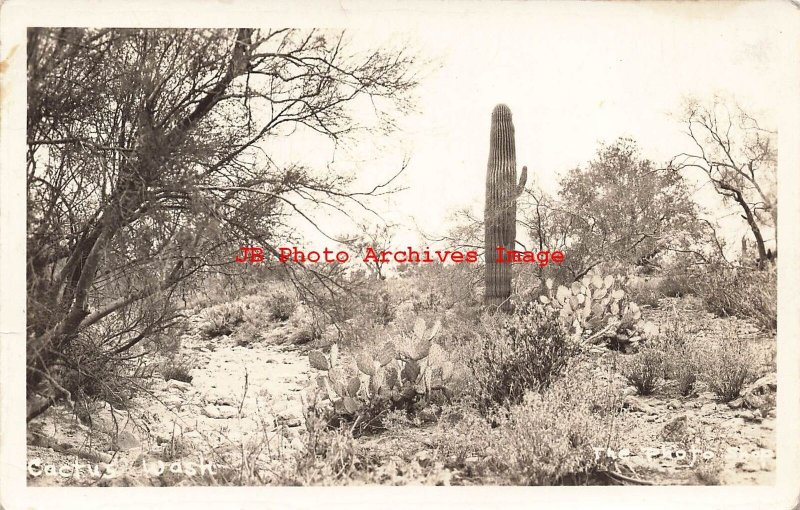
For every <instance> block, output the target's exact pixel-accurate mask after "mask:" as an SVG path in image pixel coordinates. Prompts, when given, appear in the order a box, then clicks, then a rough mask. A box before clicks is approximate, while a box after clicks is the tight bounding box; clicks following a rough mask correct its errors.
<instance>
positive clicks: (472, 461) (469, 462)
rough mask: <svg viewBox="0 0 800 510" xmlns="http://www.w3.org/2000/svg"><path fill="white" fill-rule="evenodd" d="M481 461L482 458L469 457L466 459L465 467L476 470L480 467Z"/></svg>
mask: <svg viewBox="0 0 800 510" xmlns="http://www.w3.org/2000/svg"><path fill="white" fill-rule="evenodd" d="M480 461H481V458H480V457H467V458H466V459H464V466H466V467H468V468H469V469H475V468H476V467H478V463H479V462H480Z"/></svg>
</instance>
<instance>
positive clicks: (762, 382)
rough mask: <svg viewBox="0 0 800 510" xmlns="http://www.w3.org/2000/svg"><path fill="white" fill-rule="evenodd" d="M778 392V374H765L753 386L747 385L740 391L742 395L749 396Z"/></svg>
mask: <svg viewBox="0 0 800 510" xmlns="http://www.w3.org/2000/svg"><path fill="white" fill-rule="evenodd" d="M777 390H778V374H775V373H772V374H767V375H765V376H764V377H761V378H760V379H758V380H756V381H755V382H754V383H753V384H751V385H749V386H748V387H747V388H745V389H744V391H742V394H743V395H750V394H764V393H766V392H767V391H773V392H774V391H777Z"/></svg>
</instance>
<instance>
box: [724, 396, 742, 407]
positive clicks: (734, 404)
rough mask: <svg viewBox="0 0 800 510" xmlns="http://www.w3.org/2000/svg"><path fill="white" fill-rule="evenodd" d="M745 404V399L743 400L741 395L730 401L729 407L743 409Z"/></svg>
mask: <svg viewBox="0 0 800 510" xmlns="http://www.w3.org/2000/svg"><path fill="white" fill-rule="evenodd" d="M743 405H744V400H742V398H741V397H739V398H737V399H733V400H731V401H730V402H728V407H730V408H731V409H741V408H742V406H743Z"/></svg>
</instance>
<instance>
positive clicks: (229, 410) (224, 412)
mask: <svg viewBox="0 0 800 510" xmlns="http://www.w3.org/2000/svg"><path fill="white" fill-rule="evenodd" d="M217 411H218V412H219V415H220V418H226V419H227V418H233V417H234V416H236V415H238V414H239V410H238V409H237V408H235V407H233V406H217Z"/></svg>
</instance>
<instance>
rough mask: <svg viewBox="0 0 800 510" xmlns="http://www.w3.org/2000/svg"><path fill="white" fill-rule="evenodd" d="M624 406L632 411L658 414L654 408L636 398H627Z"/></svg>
mask: <svg viewBox="0 0 800 510" xmlns="http://www.w3.org/2000/svg"><path fill="white" fill-rule="evenodd" d="M623 406H624V407H627V408H628V409H630V410H631V411H638V412H641V413H645V414H656V410H655V408H654V407H653V406H651V405H649V404H645V403H644V402H642V401H641V400H639V399H638V398H636V397H634V396H627V397H625V400H624V401H623Z"/></svg>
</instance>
